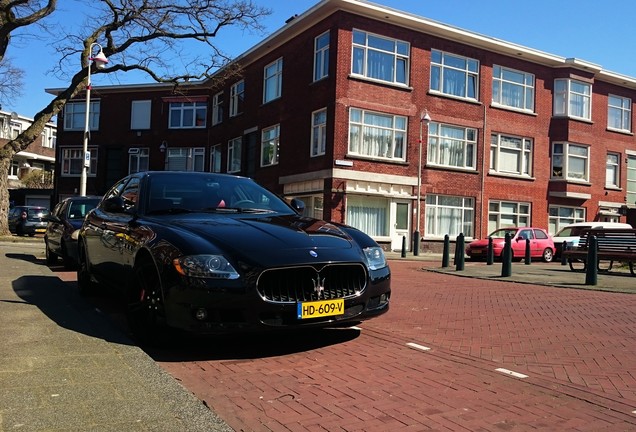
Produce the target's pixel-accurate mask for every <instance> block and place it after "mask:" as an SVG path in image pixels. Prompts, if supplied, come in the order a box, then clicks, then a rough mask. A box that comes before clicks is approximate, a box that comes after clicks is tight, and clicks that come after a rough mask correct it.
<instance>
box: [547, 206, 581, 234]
mask: <svg viewBox="0 0 636 432" xmlns="http://www.w3.org/2000/svg"><path fill="white" fill-rule="evenodd" d="M585 220H586V219H585V209H584V208H583V207H565V206H556V205H551V206H550V208H549V209H548V231H549V232H550V234H556V233H557V232H559V230H560V229H561V228H563V227H564V226H566V225H570V224H573V223H577V222H585Z"/></svg>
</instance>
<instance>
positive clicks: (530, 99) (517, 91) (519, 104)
mask: <svg viewBox="0 0 636 432" xmlns="http://www.w3.org/2000/svg"><path fill="white" fill-rule="evenodd" d="M492 81H493V82H492V104H493V105H494V106H499V107H506V108H512V109H516V110H521V111H526V112H534V82H535V79H534V75H533V74H531V73H527V72H523V71H519V70H515V69H510V68H507V67H504V66H499V65H494V67H493V76H492Z"/></svg>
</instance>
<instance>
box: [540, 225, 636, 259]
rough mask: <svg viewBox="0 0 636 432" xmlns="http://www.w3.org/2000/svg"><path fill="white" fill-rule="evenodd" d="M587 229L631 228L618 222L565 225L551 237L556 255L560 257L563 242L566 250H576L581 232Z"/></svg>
mask: <svg viewBox="0 0 636 432" xmlns="http://www.w3.org/2000/svg"><path fill="white" fill-rule="evenodd" d="M589 228H594V229H599V228H612V229H632V226H631V225H630V224H627V223H620V222H577V223H573V224H570V225H567V226H565V227H563V228H561V229H560V230H559V232H558V233H556V234H555V235H554V236H552V239H553V240H554V247H555V248H556V255H557V256H559V255H561V250H562V249H563V242H566V244H567V247H568V249H574V248H576V247H577V246H578V245H579V239H580V238H581V233H582V232H583V230H585V229H589Z"/></svg>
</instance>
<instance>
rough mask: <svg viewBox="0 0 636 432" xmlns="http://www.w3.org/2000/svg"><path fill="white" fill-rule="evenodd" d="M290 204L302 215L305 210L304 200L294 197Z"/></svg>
mask: <svg viewBox="0 0 636 432" xmlns="http://www.w3.org/2000/svg"><path fill="white" fill-rule="evenodd" d="M290 205H291V206H292V208H293V209H294V210H295V211H296V213H298V214H299V215H302V214H303V212H304V211H305V203H304V202H303V200H299V199H298V198H294V199H292V200H291V203H290Z"/></svg>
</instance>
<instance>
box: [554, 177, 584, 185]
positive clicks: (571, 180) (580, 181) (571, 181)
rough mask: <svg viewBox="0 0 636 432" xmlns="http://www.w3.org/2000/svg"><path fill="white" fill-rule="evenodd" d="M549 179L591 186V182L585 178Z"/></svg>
mask: <svg viewBox="0 0 636 432" xmlns="http://www.w3.org/2000/svg"><path fill="white" fill-rule="evenodd" d="M550 181H551V182H561V183H568V184H573V185H581V186H592V183H590V182H589V181H587V180H573V179H562V178H551V179H550Z"/></svg>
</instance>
